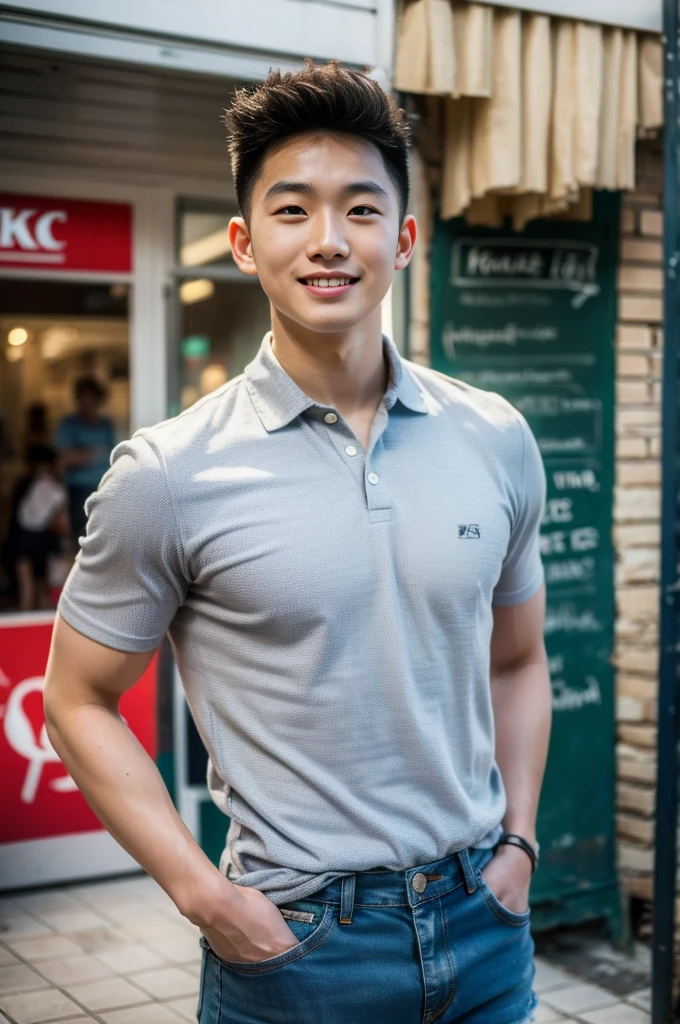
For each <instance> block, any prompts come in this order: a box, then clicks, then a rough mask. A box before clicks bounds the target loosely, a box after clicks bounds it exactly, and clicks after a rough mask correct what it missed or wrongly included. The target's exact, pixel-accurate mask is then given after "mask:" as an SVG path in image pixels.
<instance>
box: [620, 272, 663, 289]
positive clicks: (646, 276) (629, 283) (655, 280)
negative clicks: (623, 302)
mask: <svg viewBox="0 0 680 1024" xmlns="http://www.w3.org/2000/svg"><path fill="white" fill-rule="evenodd" d="M618 288H619V291H629V292H649V293H650V294H653V295H660V294H661V292H662V291H663V271H662V270H661V268H660V267H631V266H622V267H621V268H620V270H619V276H618Z"/></svg>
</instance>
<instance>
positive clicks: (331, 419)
mask: <svg viewBox="0 0 680 1024" xmlns="http://www.w3.org/2000/svg"><path fill="white" fill-rule="evenodd" d="M324 420H325V421H326V423H337V422H338V417H337V416H336V415H335V413H334V412H327V413H326V415H325V416H324Z"/></svg>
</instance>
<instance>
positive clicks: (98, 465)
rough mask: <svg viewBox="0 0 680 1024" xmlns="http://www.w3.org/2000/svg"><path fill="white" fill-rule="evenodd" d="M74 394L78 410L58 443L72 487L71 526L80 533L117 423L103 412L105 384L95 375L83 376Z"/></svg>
mask: <svg viewBox="0 0 680 1024" xmlns="http://www.w3.org/2000/svg"><path fill="white" fill-rule="evenodd" d="M73 395H74V399H75V404H76V411H75V413H72V414H71V415H70V416H65V417H64V418H63V420H62V421H61V423H60V424H59V427H58V428H57V437H56V444H57V448H58V449H59V454H60V457H61V465H62V467H63V469H64V481H65V483H66V487H67V490H68V496H69V516H70V519H71V529H72V530H73V533H74V534H75V536H76V537H80V535H81V534H83V533H84V532H85V522H86V518H87V517H86V515H85V502H86V500H87V499H88V498H89V496H90V495H91V494H92V492H93V491H96V489H97V487H98V486H99V481H100V480H101V478H102V477H103V475H104V473H105V472H106V470H107V469H108V468H109V457H110V455H111V451H112V449H113V447H114V445H115V443H116V440H115V432H114V426H113V423H112V422H111V420H110V419H108V418H107V417H105V416H100V414H99V410H100V408H101V406H102V405H103V403H104V402H105V401H106V389H105V388H104V387H103V385H102V384H100V383H99V381H98V380H97V379H96V378H95V377H79V378H78V380H77V381H76V382H75V385H74V389H73Z"/></svg>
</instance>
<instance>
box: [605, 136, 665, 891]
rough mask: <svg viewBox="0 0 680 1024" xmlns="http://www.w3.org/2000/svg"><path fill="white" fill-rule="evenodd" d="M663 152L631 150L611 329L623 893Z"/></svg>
mask: <svg viewBox="0 0 680 1024" xmlns="http://www.w3.org/2000/svg"><path fill="white" fill-rule="evenodd" d="M662 174H663V171H662V159H661V153H660V151H659V148H658V144H656V143H654V142H651V141H646V142H642V143H640V145H639V147H638V184H637V189H636V191H635V192H633V193H628V194H624V196H623V206H622V216H621V259H620V266H619V274H618V292H619V294H618V326H617V335H616V348H617V359H616V398H617V406H616V486H615V496H614V523H615V525H614V544H615V549H616V609H617V622H616V643H615V664H616V668H617V673H616V678H617V682H616V687H617V689H616V692H617V740H618V742H617V766H618V783H617V831H618V862H619V869H620V873H621V879H622V883H623V886H624V889H625V891H627V892H628V893H629V894H630V895H632V896H640V897H642V898H644V899H649V898H651V894H652V875H651V873H652V868H653V843H654V818H653V815H654V800H655V790H654V786H655V776H656V717H657V707H656V701H657V676H658V603H659V565H660V556H659V544H660V497H661V487H660V485H661V462H660V442H661V404H660V403H661V394H660V392H661V353H662V343H663V338H662V333H661V319H662V288H663V271H662Z"/></svg>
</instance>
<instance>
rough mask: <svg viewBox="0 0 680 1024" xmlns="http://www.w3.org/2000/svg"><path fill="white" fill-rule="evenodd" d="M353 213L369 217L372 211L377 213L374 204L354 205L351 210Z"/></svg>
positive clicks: (356, 215)
mask: <svg viewBox="0 0 680 1024" xmlns="http://www.w3.org/2000/svg"><path fill="white" fill-rule="evenodd" d="M349 212H350V214H351V215H353V216H355V217H369V216H370V215H371V214H372V213H377V212H378V211H377V210H374V209H373V207H372V206H354V207H352V209H351V210H350V211H349Z"/></svg>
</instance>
